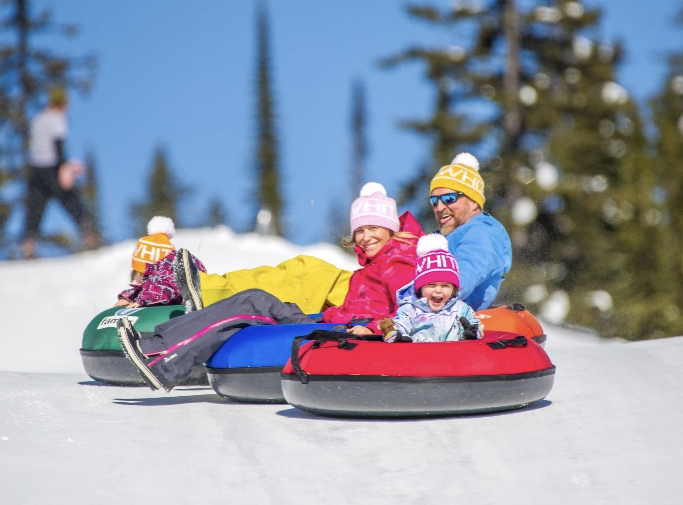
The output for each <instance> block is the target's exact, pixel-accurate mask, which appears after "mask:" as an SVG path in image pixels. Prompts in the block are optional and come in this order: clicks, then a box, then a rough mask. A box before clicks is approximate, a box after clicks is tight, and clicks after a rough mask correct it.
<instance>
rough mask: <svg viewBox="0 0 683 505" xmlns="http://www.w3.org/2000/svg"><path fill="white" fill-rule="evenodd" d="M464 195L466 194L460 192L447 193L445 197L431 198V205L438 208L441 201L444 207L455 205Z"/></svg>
mask: <svg viewBox="0 0 683 505" xmlns="http://www.w3.org/2000/svg"><path fill="white" fill-rule="evenodd" d="M464 195H465V193H461V192H460V191H458V192H457V193H446V194H445V195H439V196H430V197H429V203H431V204H432V207H436V206H437V205H439V200H441V203H443V204H444V205H453V204H454V203H455V202H457V201H458V198H460V197H461V196H464Z"/></svg>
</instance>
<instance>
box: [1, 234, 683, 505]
mask: <svg viewBox="0 0 683 505" xmlns="http://www.w3.org/2000/svg"><path fill="white" fill-rule="evenodd" d="M174 242H175V244H176V245H177V246H179V247H188V248H190V250H192V251H193V252H196V254H197V255H198V256H199V257H200V258H201V259H202V260H203V261H204V262H205V264H206V265H207V268H209V270H210V271H215V272H223V271H225V270H229V269H237V268H244V267H250V266H256V265H259V264H271V265H274V264H277V263H278V262H280V261H281V260H283V259H286V258H288V257H291V256H293V255H295V254H299V253H306V254H312V255H315V256H319V257H322V258H324V259H326V260H328V261H330V262H332V263H335V264H337V265H339V266H341V267H345V268H351V269H353V268H355V262H354V261H353V259H352V258H351V257H349V256H347V255H345V254H344V253H343V252H341V251H340V250H338V249H337V248H334V247H332V246H329V245H320V246H314V247H309V248H299V247H295V246H292V245H291V244H288V243H286V242H284V241H281V240H279V239H263V238H259V237H256V236H250V235H246V236H236V235H233V234H232V232H231V231H230V230H227V229H218V230H191V231H182V232H180V233H179V236H178V237H177V239H176V240H175V241H174ZM133 245H134V243H133V242H129V243H125V244H120V245H116V246H113V247H110V248H107V249H103V250H101V251H97V252H93V253H87V254H80V255H77V256H73V257H70V258H62V259H50V260H37V261H33V262H6V263H0V294H2V299H3V303H2V309H1V312H0V314H1V316H2V319H1V320H2V322H3V330H2V332H1V333H0V503H2V504H35V503H44V502H45V503H47V502H49V503H52V504H56V505H60V504H70V505H71V504H73V505H78V504H89V505H93V504H121V503H150V504H157V503H159V504H164V505H174V504H186V503H201V502H217V503H251V504H297V505H307V504H316V505H320V504H371V503H372V504H394V503H401V504H416V505H417V504H420V505H422V504H440V503H466V504H468V505H475V504H508V505H515V504H525V505H529V504H548V503H550V504H560V505H563V504H572V505H574V504H577V503H581V504H627V505H631V504H632V505H639V504H672V505H673V504H678V503H680V501H681V497H682V496H683V482H681V479H680V478H679V476H678V473H679V469H680V468H681V466H683V451H682V450H681V449H680V446H681V442H683V430H681V428H680V426H681V423H682V422H683V398H682V395H683V393H681V388H680V386H679V385H680V384H681V381H682V380H683V366H681V363H682V362H683V337H675V338H669V339H663V340H657V341H647V342H637V343H623V342H620V341H616V342H604V341H601V340H599V339H598V338H597V337H595V336H593V335H590V334H586V333H585V332H578V331H572V330H570V329H566V328H559V327H555V326H550V325H544V328H545V329H546V332H547V333H548V343H547V346H546V350H547V351H548V354H549V355H550V357H551V359H552V360H553V362H554V364H555V365H556V366H557V375H556V380H555V386H554V388H553V390H552V391H551V393H550V395H549V396H548V398H547V399H546V400H544V401H543V402H541V403H540V404H538V405H536V406H535V407H533V408H527V409H523V410H519V411H513V412H506V413H499V414H491V415H482V416H465V417H447V418H438V419H424V420H339V419H327V418H322V417H315V416H313V415H310V414H306V413H303V412H301V411H298V410H297V409H294V408H292V407H290V406H287V405H246V404H238V403H232V402H229V401H227V400H223V399H221V398H220V397H218V396H217V395H215V394H214V393H213V390H212V389H211V388H209V387H195V388H187V387H186V388H178V389H176V390H174V391H173V392H172V393H170V394H168V393H164V392H159V391H157V392H152V391H150V390H148V389H146V388H118V387H112V386H104V385H100V384H98V383H96V382H94V381H92V380H91V379H90V378H89V377H88V376H87V375H85V373H84V372H83V370H82V366H81V362H80V355H79V353H78V349H79V347H80V341H81V337H82V331H83V329H84V328H85V326H86V324H87V323H88V321H89V320H90V319H91V318H92V317H93V316H94V315H95V314H97V313H98V312H100V311H102V310H103V309H105V308H107V307H109V306H110V305H111V304H112V303H113V302H114V299H115V295H116V293H118V291H120V290H121V289H123V288H124V287H125V285H126V280H127V274H128V268H129V261H130V253H131V251H132V248H133Z"/></svg>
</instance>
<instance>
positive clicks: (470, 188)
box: [429, 153, 486, 210]
mask: <svg viewBox="0 0 683 505" xmlns="http://www.w3.org/2000/svg"><path fill="white" fill-rule="evenodd" d="M435 188H447V189H452V190H453V191H460V192H462V193H464V195H465V196H467V197H468V198H470V199H471V200H472V201H474V202H476V203H478V204H479V207H481V208H482V210H483V209H484V201H485V200H486V198H484V179H482V177H481V174H480V173H479V162H478V161H477V158H475V157H474V156H472V155H471V154H470V153H460V154H458V155H457V156H456V157H455V158H453V161H452V162H451V164H450V165H446V166H443V167H441V168H440V169H439V171H438V172H437V173H436V175H435V176H434V178H433V179H432V183H431V184H430V186H429V194H431V193H432V191H434V189H435Z"/></svg>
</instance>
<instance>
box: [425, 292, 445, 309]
mask: <svg viewBox="0 0 683 505" xmlns="http://www.w3.org/2000/svg"><path fill="white" fill-rule="evenodd" d="M443 298H444V297H443V295H432V296H430V297H429V305H430V306H431V307H432V309H435V308H441V307H442V306H443V303H444V299H443Z"/></svg>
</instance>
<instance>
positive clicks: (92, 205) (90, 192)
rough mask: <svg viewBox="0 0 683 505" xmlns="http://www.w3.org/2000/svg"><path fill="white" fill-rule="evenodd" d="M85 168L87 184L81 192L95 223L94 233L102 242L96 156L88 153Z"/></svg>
mask: <svg viewBox="0 0 683 505" xmlns="http://www.w3.org/2000/svg"><path fill="white" fill-rule="evenodd" d="M85 166H86V167H87V168H88V171H87V179H86V183H85V185H84V187H83V191H82V192H81V193H82V195H83V198H84V199H85V206H86V208H87V209H88V210H89V211H90V214H91V216H92V223H93V232H94V233H95V235H96V236H97V238H98V240H99V241H100V242H101V241H102V222H101V221H102V220H101V217H100V216H101V213H100V195H99V190H98V185H97V181H98V178H97V161H96V159H95V154H94V153H92V152H90V151H88V152H87V153H86V156H85Z"/></svg>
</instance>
